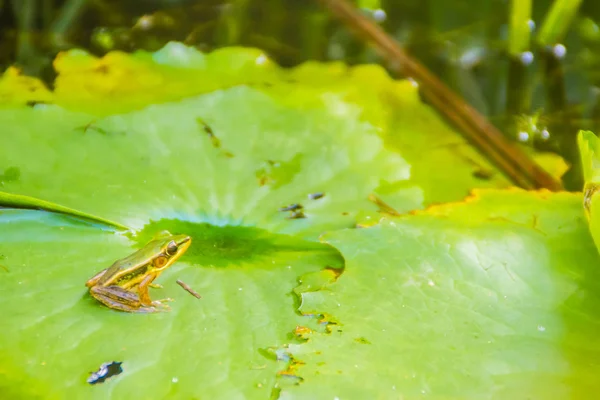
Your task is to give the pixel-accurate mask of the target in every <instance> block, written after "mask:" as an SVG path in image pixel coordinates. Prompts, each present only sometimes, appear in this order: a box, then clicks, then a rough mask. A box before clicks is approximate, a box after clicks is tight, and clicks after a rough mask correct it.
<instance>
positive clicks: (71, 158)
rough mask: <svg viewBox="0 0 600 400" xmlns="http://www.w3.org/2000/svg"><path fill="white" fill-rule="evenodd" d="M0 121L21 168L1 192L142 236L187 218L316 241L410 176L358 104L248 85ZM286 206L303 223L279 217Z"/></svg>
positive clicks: (414, 196) (6, 150) (11, 163)
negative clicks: (115, 108) (295, 98)
mask: <svg viewBox="0 0 600 400" xmlns="http://www.w3.org/2000/svg"><path fill="white" fill-rule="evenodd" d="M338 103H339V102H338ZM331 107H336V104H331ZM0 125H2V126H3V129H4V130H5V132H7V134H8V135H10V140H8V141H6V142H4V143H3V146H2V148H0V160H1V161H0V171H1V170H3V169H12V170H19V171H20V175H19V179H16V180H13V181H9V182H7V183H4V190H5V191H8V192H11V193H18V194H24V195H29V196H34V197H38V198H41V199H44V200H48V201H52V202H54V203H58V204H61V205H65V206H68V207H71V208H75V209H80V210H82V211H86V212H89V213H92V214H95V215H98V216H102V217H104V218H107V219H109V220H113V221H116V222H120V223H122V224H124V225H126V226H131V227H133V228H136V229H137V228H141V227H142V226H143V225H144V224H146V223H147V222H148V220H149V219H153V220H157V219H160V218H181V217H184V218H187V219H190V218H191V219H193V220H196V221H200V222H210V223H213V224H216V225H222V224H226V223H228V224H244V225H247V226H258V227H261V228H264V229H268V230H270V231H272V232H279V233H298V232H302V233H303V235H305V236H312V237H316V236H317V235H318V234H320V233H321V232H323V231H324V230H326V229H333V228H337V227H350V226H353V224H354V218H353V216H354V215H355V214H356V212H357V211H358V210H361V209H373V210H374V209H375V208H376V206H375V205H374V204H372V203H370V202H369V201H368V200H367V198H368V195H369V194H370V193H371V192H372V191H373V190H374V189H375V188H377V187H378V186H379V185H380V183H381V182H382V181H385V182H388V181H389V182H397V181H399V180H402V179H406V178H407V177H408V176H409V167H408V166H407V164H406V163H405V162H404V161H403V160H402V159H401V158H400V157H399V156H398V155H396V154H395V153H392V152H389V151H386V150H385V149H384V148H383V143H382V141H381V139H380V138H379V137H378V136H377V135H376V134H375V133H374V132H373V128H372V127H371V126H370V125H369V124H368V123H365V122H361V121H360V120H358V118H357V116H356V112H355V111H354V110H353V109H352V108H348V112H347V113H345V114H340V113H339V112H338V113H337V114H335V115H333V114H332V112H331V111H330V110H329V109H326V108H324V109H320V110H316V109H315V110H311V111H307V110H296V109H293V108H289V107H285V106H282V105H280V104H279V103H278V102H277V101H276V99H273V98H272V97H270V96H268V95H266V94H264V93H262V92H260V91H257V90H254V89H251V88H247V87H236V88H231V89H228V90H223V91H216V92H213V93H210V94H206V95H202V96H197V97H192V98H188V99H185V100H181V101H179V102H173V103H165V104H160V105H153V106H149V107H147V108H145V109H143V110H140V111H136V112H131V113H128V114H121V115H115V116H110V117H105V118H99V119H95V118H92V117H90V116H89V115H87V114H81V113H74V112H69V111H65V110H64V109H61V108H59V107H57V106H47V105H38V106H36V107H35V108H33V109H31V108H24V109H13V110H5V111H0ZM317 192H323V193H324V197H323V198H321V199H317V200H312V199H309V198H308V195H309V194H312V193H317ZM396 193H397V194H398V195H399V196H400V197H402V198H403V199H404V201H403V204H401V205H400V206H399V209H400V211H407V210H411V209H414V208H418V207H420V193H418V192H416V193H415V191H414V190H409V191H400V192H398V191H397V192H396ZM402 193H405V195H402ZM290 204H301V205H303V206H304V216H306V218H298V219H290V217H291V216H292V213H291V212H282V211H280V208H281V207H284V206H287V205H290Z"/></svg>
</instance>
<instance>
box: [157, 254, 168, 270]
mask: <svg viewBox="0 0 600 400" xmlns="http://www.w3.org/2000/svg"><path fill="white" fill-rule="evenodd" d="M167 261H169V260H168V259H167V257H165V256H160V257H156V260H154V267H155V268H162V267H164V266H165V265H167Z"/></svg>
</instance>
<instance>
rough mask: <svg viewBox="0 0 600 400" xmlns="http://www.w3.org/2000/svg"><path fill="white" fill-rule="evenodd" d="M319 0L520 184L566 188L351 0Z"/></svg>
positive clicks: (532, 186) (530, 186) (556, 188)
mask: <svg viewBox="0 0 600 400" xmlns="http://www.w3.org/2000/svg"><path fill="white" fill-rule="evenodd" d="M319 1H320V2H321V3H323V4H324V5H325V6H326V7H327V8H328V9H329V10H330V11H331V13H332V14H334V15H335V16H336V17H338V18H339V19H341V20H342V21H344V23H346V24H347V25H348V26H350V27H351V28H352V29H353V30H354V31H356V33H357V34H359V35H360V36H361V37H363V38H364V39H365V40H368V41H370V42H371V43H372V44H373V46H374V47H375V48H376V49H377V50H378V51H379V52H380V54H381V55H382V56H383V57H384V58H385V59H386V60H387V61H388V62H389V67H390V69H392V70H394V71H395V72H398V73H401V74H402V75H404V76H407V77H411V78H413V79H414V80H415V81H417V82H418V83H419V86H420V89H421V93H422V95H423V97H424V98H425V99H427V101H428V102H429V103H431V104H432V105H433V106H434V107H435V108H436V109H437V110H438V111H439V112H441V113H442V114H443V115H444V116H446V117H447V118H448V119H449V120H450V121H452V122H453V123H454V124H455V125H456V126H457V127H458V128H459V130H460V132H461V133H462V134H463V135H464V136H465V137H466V139H467V140H469V141H470V142H471V143H473V144H474V145H475V146H476V147H478V148H479V150H480V151H481V152H482V153H483V154H484V155H485V156H486V157H487V158H488V159H489V160H490V161H492V162H493V163H494V164H495V165H496V166H497V167H498V168H499V169H500V170H502V171H503V172H504V173H505V174H506V175H507V176H508V177H509V178H510V179H511V180H512V181H513V182H514V183H515V184H516V185H519V186H521V187H523V188H527V189H531V188H547V189H551V190H560V189H562V184H561V182H559V181H558V180H556V179H554V178H553V177H552V176H551V175H550V174H548V173H547V172H546V171H544V170H543V169H542V168H541V167H540V166H539V165H537V164H536V163H535V162H534V161H532V160H531V159H530V158H529V157H528V156H527V154H525V153H524V152H523V151H521V149H520V148H518V147H517V146H516V145H515V144H513V143H511V142H510V141H508V139H507V138H505V137H504V135H502V133H501V132H500V131H499V130H498V129H496V127H494V126H493V125H492V124H491V123H490V122H489V121H488V120H487V119H486V118H485V117H483V116H482V115H480V114H479V113H478V112H477V111H476V110H475V109H474V108H473V107H471V106H470V105H469V104H467V103H466V102H465V101H464V100H463V99H462V98H461V97H460V96H458V95H457V94H456V93H454V92H453V91H452V90H450V88H448V87H447V86H446V85H445V84H444V83H443V82H442V81H441V80H439V79H438V78H437V77H436V76H435V75H433V74H431V73H430V72H429V71H428V70H427V69H426V68H425V67H424V66H423V65H421V64H420V63H419V62H418V61H416V60H415V59H413V58H412V57H410V56H409V55H407V54H406V52H405V51H404V50H403V49H402V48H401V47H400V45H399V44H398V43H397V42H396V41H395V40H394V39H393V38H392V37H391V36H389V35H388V34H387V33H385V31H384V30H383V29H381V28H380V27H379V26H377V25H376V24H375V23H373V22H372V21H371V20H370V19H369V18H367V17H365V16H364V15H362V14H361V13H360V12H358V10H356V8H355V7H354V6H353V5H352V4H350V3H349V2H348V1H347V0H319Z"/></svg>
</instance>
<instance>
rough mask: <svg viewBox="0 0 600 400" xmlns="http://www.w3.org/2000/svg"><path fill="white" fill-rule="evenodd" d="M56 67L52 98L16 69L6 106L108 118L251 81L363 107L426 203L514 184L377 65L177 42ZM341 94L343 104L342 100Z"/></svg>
mask: <svg viewBox="0 0 600 400" xmlns="http://www.w3.org/2000/svg"><path fill="white" fill-rule="evenodd" d="M54 66H55V68H56V70H57V73H58V78H57V80H56V82H55V91H54V92H53V93H52V94H51V96H50V97H49V94H48V93H47V91H43V90H37V89H36V90H32V88H33V86H34V85H33V83H32V82H30V80H28V79H26V78H24V77H21V76H18V75H16V74H15V73H14V72H11V73H7V74H6V76H5V77H4V78H3V79H2V80H0V103H5V104H6V103H8V104H14V103H19V101H20V102H22V103H25V101H27V100H28V101H30V102H31V101H35V100H37V101H44V102H53V103H56V104H60V105H62V106H64V107H66V108H68V109H70V110H75V111H83V112H87V113H92V114H94V115H98V116H104V115H109V114H112V113H115V112H119V113H123V112H127V111H132V110H138V109H140V108H143V107H144V106H147V105H150V104H156V103H161V102H167V101H174V100H178V99H183V98H186V97H189V96H193V95H197V94H201V93H207V92H211V91H213V90H217V89H222V88H229V87H232V86H235V85H240V84H245V85H250V86H253V87H255V88H257V89H259V90H262V91H265V92H268V93H269V94H271V95H277V96H278V98H279V101H281V102H285V103H286V104H288V105H293V106H294V107H300V108H303V109H311V108H317V109H322V108H323V103H324V102H325V103H331V101H332V99H333V101H334V102H336V104H337V105H338V106H342V105H355V106H358V110H359V111H358V113H359V115H360V118H361V119H362V120H364V121H368V122H369V123H371V124H372V125H374V126H375V127H376V128H377V132H378V133H379V134H380V135H381V136H382V137H383V138H384V139H385V142H386V144H387V146H388V147H389V148H391V149H394V150H395V151H398V152H399V153H400V154H402V155H403V156H404V157H405V158H406V159H407V160H408V161H409V163H410V164H411V165H412V174H411V179H410V181H405V182H403V183H402V185H403V187H405V188H409V187H412V188H413V190H415V188H418V189H422V190H423V191H424V200H425V203H426V204H430V203H435V202H442V201H455V200H459V199H461V198H463V197H464V196H466V195H467V194H468V192H469V191H470V190H471V189H472V188H475V187H491V188H500V187H506V186H509V185H510V182H509V181H508V180H507V179H506V178H505V177H503V175H502V173H500V172H499V171H497V170H496V169H495V168H494V167H493V166H491V165H490V164H489V163H488V162H487V161H486V160H485V158H483V157H482V156H481V155H480V154H479V153H478V152H477V151H476V150H475V149H473V148H472V147H471V146H470V145H469V144H468V143H467V142H466V141H465V140H464V139H463V138H462V136H461V135H459V134H458V133H457V132H456V131H454V130H453V129H451V128H450V127H449V126H448V125H447V124H446V123H445V122H444V121H443V120H442V119H441V118H440V117H439V116H438V115H437V114H436V113H435V111H434V110H433V109H431V108H430V107H429V106H427V105H425V104H423V103H422V102H421V101H420V99H419V95H418V88H417V87H415V86H414V84H413V83H412V82H409V81H407V80H401V81H397V80H393V79H391V78H390V76H389V75H388V74H387V72H386V71H385V70H384V69H383V68H382V67H380V66H377V65H362V66H356V67H348V66H346V65H344V64H343V63H338V62H334V63H316V62H307V63H304V64H302V65H300V66H299V67H296V68H292V69H282V68H279V67H278V66H277V65H276V64H274V63H273V62H272V61H270V60H269V58H268V57H266V55H265V54H264V53H263V52H262V51H260V50H257V49H250V48H225V49H220V50H217V51H214V52H212V53H209V54H203V53H201V52H199V51H197V50H195V49H194V48H190V47H186V46H184V45H182V44H180V43H175V42H173V43H169V44H167V45H166V46H165V47H164V48H163V49H161V50H159V51H157V52H154V53H148V52H144V51H138V52H135V53H134V54H131V55H127V54H125V53H122V52H118V51H115V52H110V53H108V54H107V55H106V56H104V57H102V58H97V57H94V56H91V55H89V54H87V53H85V52H83V51H80V50H71V51H68V52H65V53H61V54H60V55H59V56H58V57H57V59H56V61H55V63H54ZM11 71H12V70H11ZM19 87H21V91H20V92H19V91H18V90H17V88H19ZM340 98H341V99H343V103H340V102H339V101H336V100H339V99H340ZM342 108H343V107H342ZM341 112H342V113H344V112H345V111H344V110H343V109H342V110H341ZM448 166H452V167H451V168H449V167H448ZM388 188H389V186H388ZM378 195H379V196H380V197H381V198H382V199H383V200H385V201H386V202H388V203H389V204H390V205H392V206H396V201H397V200H396V199H395V197H394V196H393V195H390V194H389V193H387V191H386V190H382V191H380V192H378ZM400 207H402V205H401V204H400Z"/></svg>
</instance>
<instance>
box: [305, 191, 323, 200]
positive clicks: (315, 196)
mask: <svg viewBox="0 0 600 400" xmlns="http://www.w3.org/2000/svg"><path fill="white" fill-rule="evenodd" d="M323 197H325V193H323V192H317V193H311V194H309V195H308V198H309V199H311V200H319V199H321V198H323Z"/></svg>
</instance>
